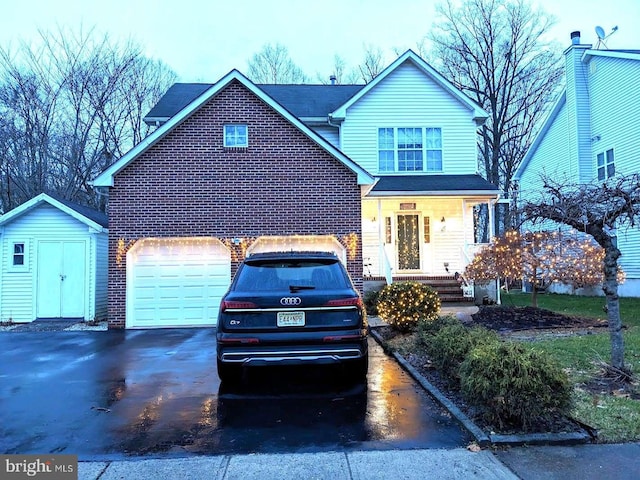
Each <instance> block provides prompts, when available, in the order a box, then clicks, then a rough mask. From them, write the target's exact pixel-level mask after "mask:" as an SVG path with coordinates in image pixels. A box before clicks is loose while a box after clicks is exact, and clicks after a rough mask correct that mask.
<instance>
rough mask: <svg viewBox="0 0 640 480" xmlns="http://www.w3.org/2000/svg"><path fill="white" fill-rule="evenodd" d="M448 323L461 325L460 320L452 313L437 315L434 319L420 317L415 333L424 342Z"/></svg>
mask: <svg viewBox="0 0 640 480" xmlns="http://www.w3.org/2000/svg"><path fill="white" fill-rule="evenodd" d="M448 325H462V322H461V321H460V320H458V319H457V318H456V317H454V316H452V315H444V316H439V317H437V318H436V319H435V320H425V319H424V318H421V319H420V320H418V327H417V329H416V333H417V334H418V338H419V339H420V341H421V342H422V343H424V344H426V343H428V342H429V340H430V339H431V337H433V336H434V335H435V334H437V333H438V332H439V331H440V329H441V328H443V327H446V326H448Z"/></svg>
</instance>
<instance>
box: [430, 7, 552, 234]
mask: <svg viewBox="0 0 640 480" xmlns="http://www.w3.org/2000/svg"><path fill="white" fill-rule="evenodd" d="M437 11H438V13H439V16H440V21H439V23H436V24H435V26H434V29H433V30H432V31H431V32H430V33H429V34H428V36H427V37H428V38H429V40H430V41H431V43H432V46H433V52H432V55H431V57H432V58H433V59H434V64H435V65H436V66H437V67H438V68H439V69H440V71H441V72H442V73H443V74H444V75H445V76H446V77H447V78H448V79H449V80H450V81H451V82H453V84H454V85H455V86H456V87H458V88H460V89H461V90H462V91H463V92H465V93H466V94H467V95H468V96H469V97H471V98H472V99H473V100H475V101H476V102H477V103H478V104H479V105H480V106H482V107H483V108H484V109H485V110H487V111H488V112H489V114H490V116H489V119H488V120H487V122H486V124H485V125H484V126H483V127H482V129H481V130H480V139H479V146H480V167H481V170H482V171H484V173H485V174H486V177H487V179H488V180H489V181H490V182H492V183H494V184H496V185H498V186H499V187H501V189H502V190H503V191H504V192H508V191H510V189H511V183H512V178H513V175H514V173H515V170H516V169H517V167H518V165H519V164H520V162H521V161H522V159H523V157H524V155H525V153H526V151H527V150H528V148H529V146H530V145H531V142H532V140H533V138H534V135H535V132H536V129H535V126H536V125H537V123H538V121H539V120H540V119H541V116H542V115H543V114H544V112H545V109H546V107H547V106H548V102H549V101H550V100H551V97H552V93H553V92H554V91H555V90H556V88H557V86H558V83H559V80H560V78H561V74H562V67H561V62H560V54H559V52H560V49H559V48H550V47H551V45H550V44H549V43H548V42H545V41H544V36H545V34H546V33H547V32H548V30H549V28H550V27H551V26H552V24H553V23H552V20H551V17H549V16H548V15H547V14H545V13H543V12H542V11H534V10H533V9H532V8H531V6H530V4H529V3H528V2H527V1H526V0H514V1H510V0H465V1H464V2H463V3H462V4H460V5H459V6H458V3H457V2H453V1H452V0H446V1H445V3H444V4H440V5H439V6H438V9H437ZM555 52H558V53H555ZM496 226H497V228H496V231H497V232H500V231H504V230H505V229H506V228H505V227H507V228H509V227H511V226H512V225H511V221H510V219H509V212H508V211H507V210H505V211H498V212H497V215H496Z"/></svg>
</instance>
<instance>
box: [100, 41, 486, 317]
mask: <svg viewBox="0 0 640 480" xmlns="http://www.w3.org/2000/svg"><path fill="white" fill-rule="evenodd" d="M486 118H487V113H486V112H484V111H483V110H482V109H481V108H479V107H478V106H477V105H476V104H475V103H474V102H472V101H471V100H470V99H469V98H468V97H466V96H465V95H463V94H462V93H461V92H460V91H458V90H457V89H455V88H454V87H453V86H452V85H451V84H450V83H449V82H447V81H446V80H445V79H444V78H443V77H442V76H441V75H440V74H438V73H437V72H436V71H435V70H433V68H431V67H430V66H429V65H428V64H427V63H425V62H424V61H423V60H422V59H421V58H420V57H418V56H417V55H416V54H415V53H413V52H411V51H408V52H406V53H405V54H403V55H402V56H400V57H399V58H398V59H397V60H396V61H395V62H394V63H393V64H392V65H390V66H389V67H388V68H387V69H385V70H384V71H383V72H382V73H381V74H380V75H379V76H378V77H376V79H374V80H373V81H372V82H371V83H369V84H367V85H255V84H253V83H252V82H251V81H249V80H248V79H247V78H246V77H244V76H243V75H241V74H240V73H239V72H237V71H235V70H234V71H232V72H231V73H229V74H228V75H226V76H225V77H224V78H222V79H221V80H220V81H218V82H217V83H215V84H176V85H174V86H173V87H171V88H170V89H169V90H168V91H167V93H166V94H165V96H164V97H163V98H162V99H161V100H160V101H159V102H158V104H157V105H156V106H155V107H154V108H153V109H152V110H151V111H150V112H149V114H148V115H147V116H146V117H145V121H146V122H147V123H149V124H152V125H156V126H158V129H157V130H156V131H155V132H154V133H153V134H152V135H150V136H149V137H148V138H147V139H145V140H144V141H143V142H142V143H141V144H139V145H138V146H136V147H135V148H134V149H133V150H131V151H130V152H129V153H128V154H127V155H125V156H124V157H123V158H121V159H120V160H119V161H118V162H116V163H115V164H114V165H113V166H112V167H110V168H109V169H107V170H106V171H105V172H103V173H102V174H101V175H100V176H99V177H98V178H97V179H96V180H95V181H94V185H95V186H97V187H110V189H109V217H110V230H109V232H110V258H111V262H110V267H109V268H110V270H109V286H110V306H109V322H110V326H111V327H124V326H126V327H145V326H163V325H166V326H170V325H171V326H175V325H195V324H212V323H214V322H215V318H216V315H217V304H218V302H219V297H220V296H221V295H222V293H224V290H225V289H226V287H227V286H228V284H229V281H230V277H231V274H232V272H233V270H234V268H235V266H236V265H237V263H238V261H239V260H241V258H242V256H243V255H244V253H245V252H246V251H247V249H251V248H252V247H251V246H252V245H253V244H254V242H255V240H256V238H257V237H266V240H265V238H262V239H261V240H262V241H263V242H264V241H267V242H268V241H269V238H271V239H273V241H274V242H281V244H287V241H285V240H283V236H284V237H285V238H286V237H290V236H296V237H295V238H298V239H299V238H301V237H299V236H303V237H304V238H307V241H308V242H311V243H312V244H314V243H315V244H316V245H321V244H322V245H321V246H322V247H323V248H324V249H327V248H330V249H331V248H334V247H335V245H334V246H333V247H332V246H330V245H329V244H330V243H331V236H333V237H335V238H337V239H338V240H339V242H340V244H341V245H342V247H341V248H344V249H345V251H346V253H347V255H346V258H347V268H348V270H349V273H350V275H351V276H352V278H353V279H354V282H355V284H356V285H357V286H358V287H359V288H361V289H362V288H363V263H364V264H365V265H366V267H365V269H364V272H366V273H367V280H371V279H374V280H375V279H377V280H384V279H385V278H386V279H388V280H389V281H390V280H391V277H392V276H393V278H396V279H397V278H427V277H433V276H453V273H454V272H456V271H462V270H463V269H464V266H465V265H466V264H467V263H468V262H469V260H470V258H471V257H472V255H473V252H474V251H475V249H476V248H477V244H476V239H475V231H476V228H475V227H476V225H475V218H476V215H475V213H476V208H477V207H478V206H487V207H489V210H490V211H491V210H492V208H491V207H492V206H493V203H495V202H496V201H497V200H498V197H499V193H498V189H497V187H496V186H494V185H492V184H490V183H489V182H487V181H486V180H484V179H483V178H482V177H481V176H480V175H479V174H478V173H477V165H478V157H477V154H478V151H477V128H478V127H479V126H480V125H481V124H482V123H483V122H484V121H485V119H486ZM490 223H492V222H490ZM276 239H277V240H276ZM186 250H189V251H190V252H195V253H193V257H194V258H192V259H191V260H189V262H187V261H186V258H187V257H186V256H187V252H186ZM183 251H184V252H183ZM181 252H183V253H181ZM204 253H206V256H203V255H204ZM195 258H210V259H212V261H214V262H217V265H218V266H217V267H215V269H214V270H215V271H217V272H218V273H217V274H216V275H215V276H216V278H217V280H216V281H213V280H211V281H209V280H206V281H204V283H203V282H200V284H199V285H200V286H196V284H197V283H198V281H196V283H195V284H194V285H193V288H192V289H191V290H192V292H191V294H190V295H191V296H190V297H189V298H187V293H186V289H185V288H182V287H181V285H183V284H184V282H186V275H187V273H189V271H192V269H194V268H195V269H196V270H197V271H198V272H199V273H197V274H196V275H195V276H196V277H200V278H202V275H201V272H200V270H199V269H201V268H202V267H201V266H198V265H196V264H197V261H196V260H195ZM213 259H215V260H213ZM140 262H143V263H144V264H145V265H144V266H143V267H141V266H140ZM154 262H155V263H154ZM166 262H169V264H171V268H169V266H166V268H165V272H169V270H171V269H173V270H171V271H172V273H171V275H173V277H172V276H171V275H164V274H163V272H162V271H161V270H162V268H161V265H162V264H163V263H166ZM180 265H183V266H182V267H180ZM187 265H189V266H190V267H188V268H187V267H186V266H187ZM205 270H207V271H211V269H205ZM207 282H209V283H207ZM203 292H205V293H203ZM125 298H126V301H125ZM188 305H191V307H189V308H191V311H190V312H187V311H186V309H187V306H188Z"/></svg>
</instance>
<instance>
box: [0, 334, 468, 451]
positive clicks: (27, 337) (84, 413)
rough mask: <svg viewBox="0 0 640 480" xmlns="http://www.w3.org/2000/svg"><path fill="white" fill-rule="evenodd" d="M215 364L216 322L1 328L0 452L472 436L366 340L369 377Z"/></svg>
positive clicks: (261, 446)
mask: <svg viewBox="0 0 640 480" xmlns="http://www.w3.org/2000/svg"><path fill="white" fill-rule="evenodd" d="M215 363H216V362H215V333H214V331H213V330H212V329H168V330H144V331H108V332H30V333H7V334H3V335H0V411H1V412H2V423H1V425H0V452H1V453H23V454H24V453H46V452H51V453H69V454H78V455H79V456H80V459H81V460H83V459H84V460H88V459H94V460H95V459H112V460H113V459H118V458H128V457H130V456H138V455H146V456H153V457H158V456H160V457H170V456H184V455H190V454H198V455H201V454H206V455H221V454H225V455H226V454H243V453H282V452H287V453H296V452H298V453H299V452H322V451H333V450H338V449H339V450H387V449H397V448H400V449H416V448H423V449H424V448H454V447H460V446H464V445H466V444H467V443H469V442H470V440H471V439H470V437H469V436H468V434H467V433H466V432H465V431H463V430H462V429H461V427H460V426H459V425H458V424H457V423H456V422H455V421H454V420H453V419H452V418H451V417H450V416H449V415H448V414H447V413H446V412H445V411H444V410H442V409H441V408H440V407H439V406H438V405H436V404H435V403H434V401H433V400H432V399H431V397H429V396H428V395H427V394H426V393H425V392H424V391H423V390H422V389H421V387H420V386H419V385H417V384H416V383H415V382H414V381H413V379H411V377H410V376H409V375H407V374H406V373H405V372H404V371H403V370H402V369H401V368H400V367H399V366H398V364H397V363H396V362H395V361H394V360H393V359H391V358H390V357H388V356H386V355H385V354H384V353H383V352H382V350H381V348H380V347H379V346H378V345H377V344H376V343H375V342H374V341H373V340H370V373H369V375H368V381H367V383H366V384H365V383H361V384H357V383H353V382H351V381H349V380H348V379H346V378H343V377H342V375H341V371H340V370H339V369H332V368H329V369H327V368H322V369H320V368H304V369H300V368H298V369H294V368H286V369H279V368H269V369H255V370H252V371H250V374H249V375H248V377H247V378H246V379H245V380H246V381H245V382H243V383H242V384H240V385H238V386H236V387H233V388H227V387H226V386H221V385H220V382H219V380H218V377H217V374H216V370H215Z"/></svg>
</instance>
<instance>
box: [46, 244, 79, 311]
mask: <svg viewBox="0 0 640 480" xmlns="http://www.w3.org/2000/svg"><path fill="white" fill-rule="evenodd" d="M85 252H86V244H85V242H84V241H77V242H48V241H47V242H39V243H38V263H37V267H38V287H37V303H36V316H37V317H38V318H84V315H85V308H84V307H85V292H86V284H87V280H88V279H87V278H86V277H85V275H86V253H85Z"/></svg>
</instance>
